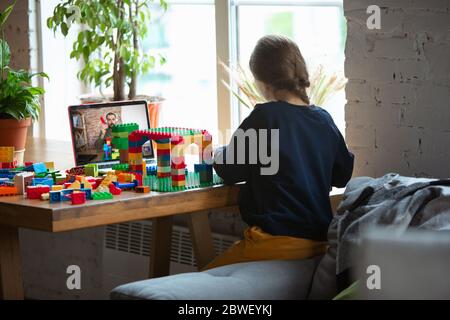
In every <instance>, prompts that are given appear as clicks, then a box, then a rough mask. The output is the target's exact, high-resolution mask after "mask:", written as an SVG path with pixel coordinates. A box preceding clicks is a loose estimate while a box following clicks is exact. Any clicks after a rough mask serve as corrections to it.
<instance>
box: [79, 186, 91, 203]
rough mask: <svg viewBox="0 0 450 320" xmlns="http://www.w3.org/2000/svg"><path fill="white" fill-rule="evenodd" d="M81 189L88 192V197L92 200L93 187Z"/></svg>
mask: <svg viewBox="0 0 450 320" xmlns="http://www.w3.org/2000/svg"><path fill="white" fill-rule="evenodd" d="M80 191H83V192H84V193H86V199H88V200H92V190H91V189H87V188H82V189H80Z"/></svg>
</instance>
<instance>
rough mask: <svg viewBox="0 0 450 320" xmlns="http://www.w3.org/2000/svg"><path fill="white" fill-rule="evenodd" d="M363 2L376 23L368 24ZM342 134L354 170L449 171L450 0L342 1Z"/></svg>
mask: <svg viewBox="0 0 450 320" xmlns="http://www.w3.org/2000/svg"><path fill="white" fill-rule="evenodd" d="M369 5H378V6H379V7H380V8H381V29H379V30H376V29H375V30H369V29H368V28H367V26H366V21H367V18H368V17H369V15H368V14H367V13H366V9H367V7H368V6H369ZM344 12H345V16H346V18H347V22H348V37H347V44H346V51H345V54H346V62H345V72H346V76H347V78H348V79H349V82H348V85H347V88H346V94H347V100H348V103H347V105H346V110H345V111H346V125H347V128H346V139H347V143H348V145H349V148H350V149H351V150H352V151H353V152H354V153H355V156H356V162H355V171H354V176H361V175H368V176H381V175H383V174H385V173H387V172H398V173H400V174H403V175H411V176H427V177H448V176H449V173H450V167H449V166H448V165H447V164H448V163H449V162H450V151H449V147H450V58H449V57H450V1H449V0H431V1H425V0H422V1H419V0H396V1H381V0H370V1H367V0H344Z"/></svg>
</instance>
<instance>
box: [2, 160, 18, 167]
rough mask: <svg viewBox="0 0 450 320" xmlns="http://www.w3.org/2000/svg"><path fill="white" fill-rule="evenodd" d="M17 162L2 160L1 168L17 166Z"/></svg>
mask: <svg viewBox="0 0 450 320" xmlns="http://www.w3.org/2000/svg"><path fill="white" fill-rule="evenodd" d="M16 164H17V162H16V161H13V162H0V168H2V169H14V168H15V167H16Z"/></svg>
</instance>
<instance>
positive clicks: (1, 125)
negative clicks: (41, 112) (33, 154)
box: [0, 118, 31, 151]
mask: <svg viewBox="0 0 450 320" xmlns="http://www.w3.org/2000/svg"><path fill="white" fill-rule="evenodd" d="M30 125H31V118H27V119H23V120H15V119H0V146H1V147H12V146H13V147H14V148H15V150H16V151H21V150H24V149H25V144H26V142H27V131H28V127H29V126H30Z"/></svg>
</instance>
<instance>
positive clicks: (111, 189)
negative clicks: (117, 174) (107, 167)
mask: <svg viewBox="0 0 450 320" xmlns="http://www.w3.org/2000/svg"><path fill="white" fill-rule="evenodd" d="M108 188H109V192H110V193H111V194H112V195H114V196H118V195H119V194H121V193H122V189H120V188H118V187H116V186H115V185H114V183H111V184H110V185H109V187H108Z"/></svg>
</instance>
